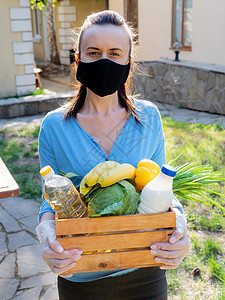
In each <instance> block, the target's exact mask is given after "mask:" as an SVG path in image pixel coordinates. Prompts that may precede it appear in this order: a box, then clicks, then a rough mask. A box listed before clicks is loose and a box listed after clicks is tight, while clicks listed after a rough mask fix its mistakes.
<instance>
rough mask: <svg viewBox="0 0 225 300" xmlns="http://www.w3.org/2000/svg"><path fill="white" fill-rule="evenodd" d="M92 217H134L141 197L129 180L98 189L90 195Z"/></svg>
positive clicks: (88, 199)
mask: <svg viewBox="0 0 225 300" xmlns="http://www.w3.org/2000/svg"><path fill="white" fill-rule="evenodd" d="M86 200H87V201H88V210H89V213H90V217H100V216H117V215H118V216H119V215H132V214H135V213H136V212H137V208H138V205H139V203H140V196H139V194H138V193H137V192H136V190H135V187H134V186H133V185H132V184H131V183H129V182H128V181H127V180H121V181H119V182H117V183H114V184H113V185H110V186H108V187H105V188H98V189H97V190H94V191H93V192H92V193H90V194H89V195H88V197H87V198H86Z"/></svg>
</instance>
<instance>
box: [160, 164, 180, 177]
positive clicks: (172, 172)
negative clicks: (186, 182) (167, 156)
mask: <svg viewBox="0 0 225 300" xmlns="http://www.w3.org/2000/svg"><path fill="white" fill-rule="evenodd" d="M161 172H162V173H163V174H165V175H167V176H170V177H175V176H176V174H177V170H176V169H175V168H174V167H172V166H170V165H167V164H163V165H162V168H161Z"/></svg>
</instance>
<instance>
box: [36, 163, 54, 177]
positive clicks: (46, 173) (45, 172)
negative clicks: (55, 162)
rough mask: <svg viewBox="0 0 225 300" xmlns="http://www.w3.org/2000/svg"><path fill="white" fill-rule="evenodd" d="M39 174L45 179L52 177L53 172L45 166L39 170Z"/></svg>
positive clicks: (49, 167)
mask: <svg viewBox="0 0 225 300" xmlns="http://www.w3.org/2000/svg"><path fill="white" fill-rule="evenodd" d="M39 173H40V174H41V176H42V177H43V178H44V179H47V178H49V177H52V176H53V174H54V171H53V170H52V168H51V166H45V167H43V168H42V169H41V170H40V172H39Z"/></svg>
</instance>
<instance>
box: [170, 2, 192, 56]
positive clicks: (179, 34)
mask: <svg viewBox="0 0 225 300" xmlns="http://www.w3.org/2000/svg"><path fill="white" fill-rule="evenodd" d="M172 1H173V2H172V3H173V6H172V45H173V43H175V42H179V43H181V44H182V45H183V49H184V50H191V45H192V0H172ZM172 45H171V46H172Z"/></svg>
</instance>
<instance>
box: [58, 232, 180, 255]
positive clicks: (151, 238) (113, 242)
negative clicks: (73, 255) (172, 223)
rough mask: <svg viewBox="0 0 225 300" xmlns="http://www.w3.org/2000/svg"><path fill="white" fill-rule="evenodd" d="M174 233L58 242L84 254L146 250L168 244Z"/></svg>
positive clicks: (117, 235) (75, 238)
mask: <svg viewBox="0 0 225 300" xmlns="http://www.w3.org/2000/svg"><path fill="white" fill-rule="evenodd" d="M173 232H174V230H158V231H152V232H134V233H133V232H132V233H118V234H108V235H92V236H79V237H73V238H72V237H71V238H59V239H57V240H58V241H59V243H60V244H61V245H62V246H63V248H64V249H66V250H68V249H76V248H78V249H81V250H82V251H83V252H84V251H97V250H106V249H121V248H123V249H126V248H139V247H142V248H144V247H149V246H150V245H151V244H153V243H156V242H168V240H169V237H170V235H171V234H172V233H173Z"/></svg>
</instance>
